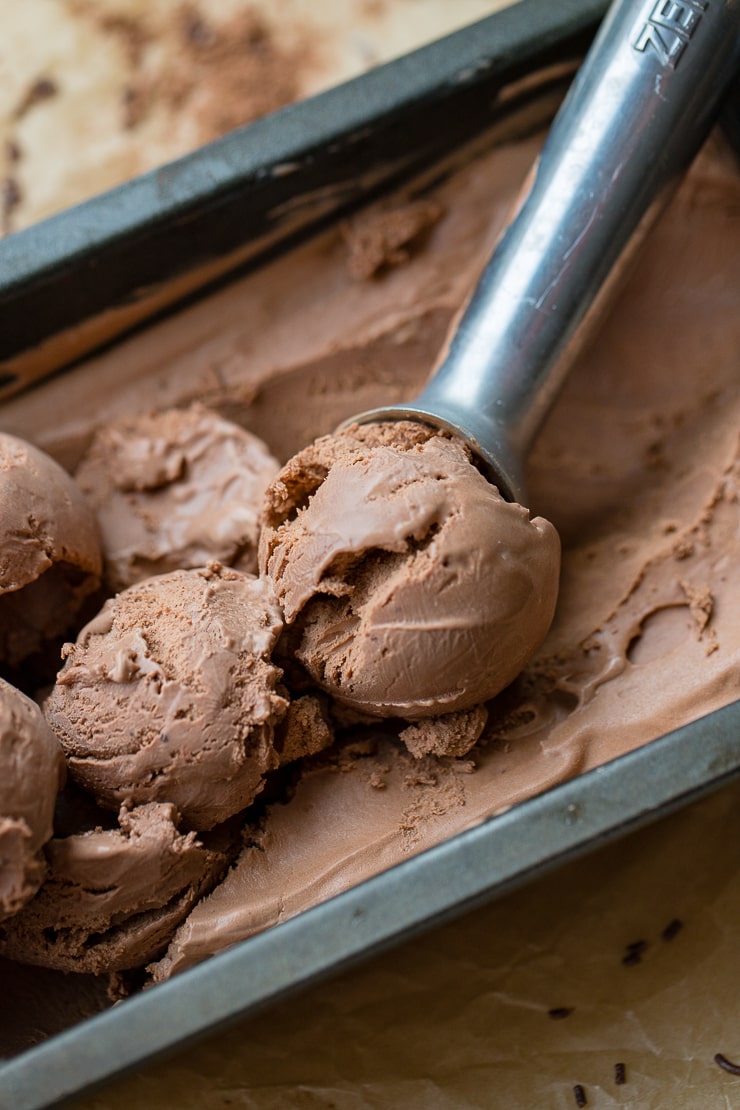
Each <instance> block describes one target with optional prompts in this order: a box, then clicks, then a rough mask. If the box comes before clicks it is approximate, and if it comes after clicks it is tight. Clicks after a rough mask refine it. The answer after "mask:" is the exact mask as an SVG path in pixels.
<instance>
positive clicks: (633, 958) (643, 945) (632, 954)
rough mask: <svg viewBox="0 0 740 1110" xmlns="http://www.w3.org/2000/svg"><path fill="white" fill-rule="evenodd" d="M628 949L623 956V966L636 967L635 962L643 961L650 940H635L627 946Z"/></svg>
mask: <svg viewBox="0 0 740 1110" xmlns="http://www.w3.org/2000/svg"><path fill="white" fill-rule="evenodd" d="M626 947H627V951H626V953H625V955H624V956H622V966H623V967H634V966H635V964H639V963H641V962H642V957H643V954H644V953H645V952H646V950H647V947H648V942H647V941H646V940H633V941H630V943H629V944H628V945H627V946H626Z"/></svg>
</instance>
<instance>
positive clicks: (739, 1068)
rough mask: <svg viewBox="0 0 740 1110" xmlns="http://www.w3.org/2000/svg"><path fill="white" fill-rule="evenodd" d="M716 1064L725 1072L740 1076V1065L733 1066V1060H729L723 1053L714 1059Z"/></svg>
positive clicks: (719, 1053)
mask: <svg viewBox="0 0 740 1110" xmlns="http://www.w3.org/2000/svg"><path fill="white" fill-rule="evenodd" d="M714 1062H715V1064H719V1066H720V1067H721V1068H722V1070H723V1071H728V1072H729V1073H730V1075H740V1064H733V1062H732V1060H728V1059H727V1057H726V1056H723V1055H722V1053H721V1052H718V1053H717V1055H716V1056H715V1057H714Z"/></svg>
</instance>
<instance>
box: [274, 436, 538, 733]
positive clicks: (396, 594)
mask: <svg viewBox="0 0 740 1110" xmlns="http://www.w3.org/2000/svg"><path fill="white" fill-rule="evenodd" d="M559 567H560V544H559V540H558V536H557V533H556V532H555V529H554V528H553V527H552V525H551V524H549V523H548V522H547V521H546V520H543V519H542V518H541V517H537V518H535V519H534V520H530V517H529V513H528V512H527V510H526V509H524V508H522V506H520V505H512V504H509V503H508V502H506V501H504V499H503V498H502V497H501V496H500V494H499V493H498V491H497V490H496V488H495V487H494V486H492V485H491V484H490V483H489V482H488V481H487V480H486V479H485V478H484V476H483V475H482V474H481V473H480V472H479V471H478V470H477V469H476V468H475V467H474V466H473V464H472V462H471V458H470V454H469V452H468V451H467V450H466V448H465V447H464V446H463V445H462V443H461V442H459V441H456V440H453V439H450V438H449V437H448V436H446V435H442V434H440V433H437V432H435V431H433V430H432V429H431V428H427V427H424V426H422V425H420V424H415V423H412V422H410V421H401V422H390V423H386V424H368V425H364V426H361V427H358V426H356V425H355V426H353V427H351V428H349V429H347V430H346V431H344V432H342V433H340V434H339V435H337V436H327V437H325V438H323V439H320V440H318V442H317V443H315V444H314V445H313V446H311V447H308V448H306V450H304V451H302V452H301V453H300V454H299V455H297V456H296V457H295V458H294V459H292V460H291V461H290V462H289V463H288V465H287V466H286V467H285V468H284V469H283V470H282V471H281V472H280V474H279V475H278V477H277V479H276V480H275V481H274V482H273V484H272V485H271V486H270V488H269V490H268V492H267V497H266V509H265V526H264V528H263V531H262V536H261V540H260V568H261V570H262V572H263V573H264V574H266V575H268V576H269V577H270V578H271V579H272V581H273V583H274V585H275V590H276V593H277V596H278V598H279V600H280V602H281V604H282V606H283V611H284V614H285V620H286V623H287V624H288V625H293V626H294V629H295V632H294V636H293V638H292V646H293V649H294V651H295V654H296V656H297V657H298V659H299V660H300V661H301V663H302V664H303V665H304V667H305V668H306V670H307V671H308V673H309V674H310V676H311V678H312V679H313V680H314V681H315V682H316V683H317V684H318V685H319V686H320V687H321V688H322V689H324V690H326V691H327V692H329V693H330V694H331V695H332V696H333V697H335V698H336V699H337V700H339V701H340V702H342V703H344V704H345V705H348V706H351V707H352V708H354V709H357V710H360V711H361V712H364V713H370V714H375V715H378V716H382V717H390V716H400V717H405V718H409V719H415V718H418V717H429V716H437V715H440V714H444V713H451V712H455V711H458V710H461V709H470V708H472V707H473V706H475V705H479V704H480V703H481V702H483V701H486V700H487V699H489V698H492V697H494V696H495V695H496V694H498V693H499V691H500V690H502V689H503V688H504V687H505V686H507V685H508V684H509V683H510V682H511V681H512V680H513V679H514V678H515V677H516V675H517V674H518V673H519V671H520V670H521V669H522V667H523V666H524V665H525V664H526V663H527V661H528V660H529V659H530V658H531V656H532V654H533V653H534V651H535V650H536V648H537V647H539V645H540V643H541V642H542V640H543V639H544V637H545V634H546V633H547V630H548V628H549V626H550V622H551V621H552V615H553V612H554V609H555V601H556V598H557V590H558V571H559ZM289 642H290V641H289Z"/></svg>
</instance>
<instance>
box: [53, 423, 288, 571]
mask: <svg viewBox="0 0 740 1110" xmlns="http://www.w3.org/2000/svg"><path fill="white" fill-rule="evenodd" d="M277 469H278V464H277V462H276V460H275V459H274V458H273V457H272V455H271V454H270V453H269V451H268V450H267V448H266V447H265V445H264V443H263V442H262V440H261V439H259V438H258V437H257V436H255V435H252V433H251V432H247V431H245V430H244V429H243V428H240V427H238V426H237V425H235V424H233V423H232V422H231V421H229V420H223V419H221V418H220V417H219V416H217V415H216V414H215V413H213V412H209V411H208V410H207V409H205V408H204V407H203V406H202V405H199V404H194V405H191V406H190V407H189V408H187V409H170V410H168V411H166V412H162V413H144V414H143V415H141V416H137V417H135V418H134V419H132V420H124V421H121V422H120V423H118V424H112V425H106V426H105V427H103V428H101V429H100V430H99V431H98V433H97V435H96V436H95V439H94V440H93V442H92V444H91V445H90V448H89V450H88V452H87V453H86V455H85V458H84V459H83V460H82V462H81V464H80V466H79V467H78V468H77V471H76V473H75V478H76V480H77V483H78V485H79V486H80V487H81V488H82V489H83V491H84V492H85V494H86V495H87V498H88V500H89V501H90V503H91V505H92V506H93V507H94V509H95V511H96V513H97V517H98V521H99V523H100V528H101V533H102V542H103V551H104V555H105V574H106V579H107V581H108V583H109V585H110V586H111V589H113V590H123V589H125V588H126V587H127V586H132V585H133V584H134V583H135V582H140V581H142V580H143V579H144V578H149V577H150V576H151V575H153V574H166V573H167V572H168V571H172V570H181V569H190V568H192V567H202V566H205V564H206V563H207V562H209V561H210V560H212V559H215V560H218V562H220V563H223V564H224V565H225V566H233V567H236V568H237V569H238V570H244V571H250V572H253V571H256V569H257V539H258V532H259V526H258V514H259V507H260V504H261V502H262V497H263V494H264V491H265V489H266V487H267V484H268V482H270V480H271V479H272V478H273V476H274V475H275V473H276V472H277Z"/></svg>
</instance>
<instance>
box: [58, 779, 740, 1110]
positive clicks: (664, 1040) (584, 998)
mask: <svg viewBox="0 0 740 1110" xmlns="http://www.w3.org/2000/svg"><path fill="white" fill-rule="evenodd" d="M675 922H680V925H678V924H674V923H675ZM738 922H740V784H735V785H733V786H731V787H726V788H724V789H723V790H722V791H721V792H720V793H718V794H715V795H714V796H712V797H710V798H708V799H705V800H703V801H702V802H700V803H698V804H695V805H694V806H692V807H691V808H689V809H687V810H684V811H682V812H679V813H677V814H675V815H674V816H672V817H670V818H668V819H666V820H663V821H662V822H661V823H659V824H657V825H654V826H653V827H651V828H649V829H646V830H642V831H640V832H638V833H635V834H632V835H631V836H630V837H628V838H627V839H626V840H623V841H621V842H619V843H617V844H614V845H610V846H608V847H606V848H603V849H601V850H600V851H598V852H597V853H595V854H593V855H591V856H590V857H587V858H586V859H584V860H579V861H576V862H575V863H572V864H569V865H568V866H566V867H564V868H562V869H561V870H559V871H557V872H554V873H553V874H551V875H548V876H546V877H545V878H543V879H541V880H539V881H537V882H536V883H534V884H532V885H531V886H529V887H527V888H524V889H522V890H521V891H517V892H515V893H514V894H512V895H509V896H508V897H506V898H505V899H503V900H501V901H498V902H495V903H492V904H491V905H489V906H487V907H484V908H483V909H480V910H478V911H476V912H474V913H471V914H469V915H468V916H466V917H464V918H462V919H460V920H458V921H457V922H454V923H452V924H450V925H447V926H445V927H442V928H437V929H435V930H434V931H432V932H430V933H427V934H426V935H424V936H422V937H421V938H418V939H416V940H414V941H412V942H410V943H407V944H405V945H403V946H401V947H399V948H396V949H394V950H393V951H391V952H388V953H386V954H384V955H383V956H381V957H378V958H375V959H373V960H372V961H371V962H369V963H367V964H366V965H364V966H363V967H360V968H358V969H356V970H353V971H351V972H348V973H346V974H344V975H342V976H340V977H338V978H336V979H334V980H332V981H330V982H327V983H324V984H321V985H318V986H316V987H314V988H312V989H311V990H310V991H308V992H306V993H304V994H303V995H301V996H300V997H298V998H296V999H294V1000H288V1001H285V1002H284V1003H282V1004H281V1005H279V1006H276V1007H273V1008H271V1009H270V1010H269V1011H268V1012H266V1013H264V1014H262V1015H261V1016H259V1017H258V1018H254V1019H252V1020H250V1021H244V1022H242V1023H241V1024H240V1025H238V1026H237V1027H235V1028H234V1029H232V1030H231V1031H229V1032H228V1033H225V1034H219V1035H217V1036H212V1037H210V1038H209V1039H208V1040H206V1041H204V1042H203V1043H202V1044H200V1045H197V1046H195V1047H190V1048H188V1049H187V1050H185V1051H184V1052H182V1053H181V1054H180V1055H179V1056H177V1057H175V1058H174V1059H172V1060H171V1061H170V1062H167V1063H161V1064H159V1065H155V1066H153V1067H150V1068H147V1069H145V1070H142V1071H141V1072H139V1073H137V1074H135V1075H133V1076H131V1077H130V1078H128V1079H126V1080H123V1081H120V1082H118V1083H116V1084H114V1085H112V1086H111V1087H109V1088H108V1089H106V1090H105V1091H103V1092H101V1093H99V1094H98V1095H96V1096H93V1097H91V1098H89V1099H86V1100H83V1101H81V1102H77V1103H75V1110H124V1108H126V1110H128V1108H129V1107H131V1106H137V1107H139V1106H140V1107H148V1108H149V1110H165V1108H167V1110H170V1108H174V1107H178V1108H180V1110H196V1108H197V1110H216V1108H221V1107H229V1106H233V1107H239V1108H244V1110H247V1108H249V1110H283V1108H286V1110H287V1108H293V1107H311V1108H317V1110H318V1108H322V1110H329V1108H330V1107H331V1108H332V1110H370V1108H372V1110H390V1108H396V1107H404V1108H408V1110H453V1108H454V1110H460V1108H468V1107H471V1108H472V1107H476V1108H477V1107H486V1108H487V1107H496V1108H498V1107H501V1108H502V1110H504V1108H505V1110H534V1108H537V1110H551V1108H552V1110H570V1108H573V1107H576V1106H577V1102H576V1098H575V1095H574V1087H575V1086H576V1085H577V1084H580V1085H581V1086H582V1087H583V1091H584V1094H585V1096H586V1098H587V1100H588V1102H587V1106H588V1107H598V1108H601V1110H607V1108H608V1110H611V1108H613V1107H629V1108H631V1110H730V1108H732V1107H735V1106H738V1105H740V1078H735V1077H734V1076H732V1075H730V1074H728V1073H726V1072H725V1071H723V1070H722V1069H721V1068H720V1067H719V1066H718V1065H717V1064H716V1063H714V1060H713V1058H714V1056H715V1054H716V1053H718V1052H720V1053H724V1054H725V1056H727V1057H728V1058H729V1059H730V1060H733V1061H735V1062H737V1061H740V1021H739V1020H738V976H737V967H738V958H739V955H740V927H739V925H738ZM666 930H667V931H666ZM664 933H665V936H666V937H670V938H671V939H663V936H662V934H664ZM641 941H642V942H644V945H645V947H644V949H643V950H642V951H641V949H640V948H638V947H637V945H638V942H641ZM630 946H632V947H630ZM635 952H637V953H638V955H639V959H635V958H634V957H631V956H630V953H635ZM624 960H626V961H627V962H626V963H625V962H623V961H624ZM560 1009H568V1010H570V1011H571V1012H570V1013H569V1014H568V1015H567V1016H560V1017H555V1016H549V1014H548V1011H550V1010H560ZM617 1063H623V1064H624V1069H625V1078H626V1082H625V1083H624V1084H623V1085H617V1084H615V1064H617Z"/></svg>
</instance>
